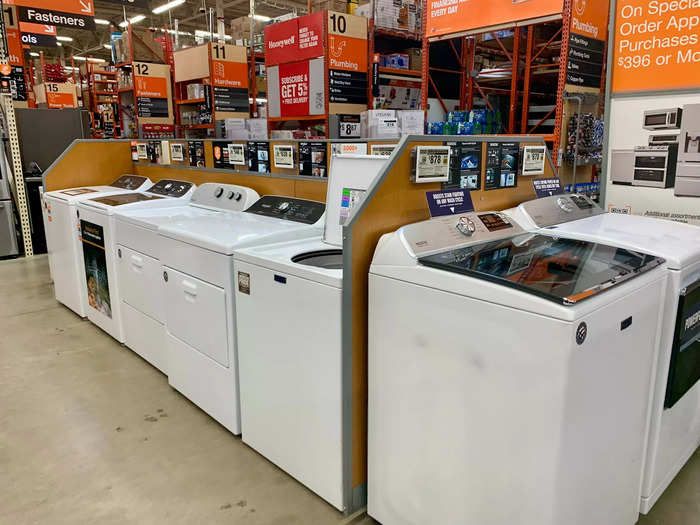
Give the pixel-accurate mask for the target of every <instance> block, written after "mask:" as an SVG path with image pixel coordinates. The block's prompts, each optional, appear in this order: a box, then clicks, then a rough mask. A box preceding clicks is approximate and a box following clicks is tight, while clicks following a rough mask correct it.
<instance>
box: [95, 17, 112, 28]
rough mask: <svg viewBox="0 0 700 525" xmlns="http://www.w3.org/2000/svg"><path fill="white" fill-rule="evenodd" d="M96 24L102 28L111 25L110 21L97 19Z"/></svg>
mask: <svg viewBox="0 0 700 525" xmlns="http://www.w3.org/2000/svg"><path fill="white" fill-rule="evenodd" d="M95 23H96V24H100V25H101V26H108V25H109V24H110V22H109V20H105V19H104V18H95Z"/></svg>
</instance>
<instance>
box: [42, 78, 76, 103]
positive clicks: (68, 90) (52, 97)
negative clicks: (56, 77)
mask: <svg viewBox="0 0 700 525" xmlns="http://www.w3.org/2000/svg"><path fill="white" fill-rule="evenodd" d="M43 87H44V89H45V91H46V107H47V108H49V109H63V108H74V107H77V105H78V100H77V94H76V92H75V84H71V83H70V82H46V83H45V84H44V85H43Z"/></svg>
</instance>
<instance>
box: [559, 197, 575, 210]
mask: <svg viewBox="0 0 700 525" xmlns="http://www.w3.org/2000/svg"><path fill="white" fill-rule="evenodd" d="M557 206H559V208H561V209H562V210H563V211H564V212H565V213H571V212H572V211H574V207H573V206H572V205H571V203H570V202H569V201H568V200H567V199H565V198H564V197H559V198H558V199H557Z"/></svg>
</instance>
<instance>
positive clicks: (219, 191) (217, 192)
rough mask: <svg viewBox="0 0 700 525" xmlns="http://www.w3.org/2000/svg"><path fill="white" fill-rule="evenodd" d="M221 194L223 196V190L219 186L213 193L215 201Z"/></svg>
mask: <svg viewBox="0 0 700 525" xmlns="http://www.w3.org/2000/svg"><path fill="white" fill-rule="evenodd" d="M223 194H224V189H223V188H222V187H221V186H219V187H218V188H216V190H215V191H214V197H216V198H217V199H218V198H219V197H221V196H222V195H223Z"/></svg>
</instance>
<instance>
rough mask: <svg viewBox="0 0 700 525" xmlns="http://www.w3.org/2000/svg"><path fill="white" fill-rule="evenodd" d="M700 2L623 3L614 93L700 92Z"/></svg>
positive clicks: (618, 15) (619, 7) (656, 0)
mask: <svg viewBox="0 0 700 525" xmlns="http://www.w3.org/2000/svg"><path fill="white" fill-rule="evenodd" d="M699 32H700V0H618V3H617V12H616V17H615V41H614V46H615V49H614V55H613V57H614V58H613V66H612V91H613V92H614V93H621V92H634V91H656V90H669V89H688V88H696V87H700V75H699V74H698V71H699V70H700V36H699V35H698V33H699Z"/></svg>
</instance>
